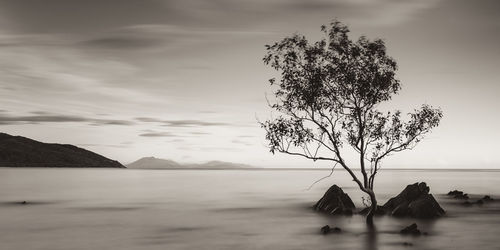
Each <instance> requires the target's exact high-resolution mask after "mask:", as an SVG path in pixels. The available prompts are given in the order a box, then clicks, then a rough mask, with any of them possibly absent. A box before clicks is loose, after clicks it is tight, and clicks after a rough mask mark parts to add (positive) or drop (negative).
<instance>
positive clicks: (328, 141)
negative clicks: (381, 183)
mask: <svg viewBox="0 0 500 250" xmlns="http://www.w3.org/2000/svg"><path fill="white" fill-rule="evenodd" d="M321 31H322V32H323V35H324V37H323V38H322V39H321V40H319V41H316V42H309V41H308V40H307V39H306V37H305V36H303V35H299V34H294V35H292V36H290V37H286V38H284V39H282V40H281V41H278V42H276V43H274V44H272V45H266V50H267V53H266V55H265V57H264V59H263V60H264V63H265V64H266V65H269V66H271V67H272V68H274V69H275V70H276V71H278V72H279V77H278V78H272V79H270V80H269V82H270V84H271V85H272V86H275V87H276V88H275V89H276V90H275V92H274V96H275V100H274V102H273V103H270V106H271V108H273V109H274V110H276V111H278V112H279V113H280V116H279V117H277V118H274V119H271V120H267V121H264V122H261V126H262V127H263V128H264V129H265V130H266V139H267V141H268V143H269V148H270V151H271V152H272V153H275V152H281V153H286V154H290V155H297V156H302V157H305V158H308V159H311V160H314V161H316V160H325V161H331V162H333V163H335V164H340V165H341V166H342V167H343V168H344V169H346V170H347V171H348V172H349V174H350V175H351V176H352V177H353V179H354V181H355V182H356V183H357V184H358V185H359V187H360V189H361V190H363V191H365V192H367V193H369V194H370V193H373V192H372V190H373V187H374V179H375V175H376V174H377V172H378V170H379V169H380V167H381V161H382V160H383V159H384V158H385V157H387V156H389V155H391V154H392V153H396V152H400V151H403V150H407V149H412V148H413V147H415V145H416V144H417V143H418V142H420V141H421V140H422V139H423V137H424V135H425V134H427V133H429V132H430V131H431V129H432V128H434V127H436V126H438V125H439V122H440V120H441V118H442V116H443V113H442V111H441V110H440V109H436V108H433V107H431V106H430V105H422V106H421V107H420V108H419V109H415V110H414V111H413V112H412V113H409V114H408V119H407V120H406V121H405V120H403V118H402V113H401V111H399V110H395V111H392V112H382V111H380V110H378V106H379V104H381V103H383V102H386V101H389V100H391V98H392V97H393V96H394V95H395V94H397V93H398V92H399V90H400V89H401V84H400V81H399V80H398V79H397V78H396V71H397V63H396V61H395V60H394V59H393V58H392V57H390V56H389V55H387V53H386V46H385V43H384V41H383V40H381V39H374V40H370V39H368V38H366V37H365V36H361V37H359V38H358V39H356V40H351V39H350V38H349V36H348V33H349V29H348V27H347V26H346V25H344V24H342V23H341V22H339V21H336V20H335V21H332V22H331V23H330V24H329V25H328V26H322V27H321ZM345 146H348V147H351V148H352V149H353V150H355V151H356V152H357V153H358V154H359V162H358V163H352V162H347V161H346V159H345V156H344V154H343V151H342V149H343V148H344V147H345ZM355 167H356V168H359V169H360V173H358V174H356V173H355V172H354V171H353V168H355ZM359 174H361V176H358V175H359ZM370 196H371V194H370ZM373 202H374V197H373V199H372V203H373Z"/></svg>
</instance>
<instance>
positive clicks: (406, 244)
mask: <svg viewBox="0 0 500 250" xmlns="http://www.w3.org/2000/svg"><path fill="white" fill-rule="evenodd" d="M403 246H408V247H411V246H413V244H412V243H410V242H404V243H403Z"/></svg>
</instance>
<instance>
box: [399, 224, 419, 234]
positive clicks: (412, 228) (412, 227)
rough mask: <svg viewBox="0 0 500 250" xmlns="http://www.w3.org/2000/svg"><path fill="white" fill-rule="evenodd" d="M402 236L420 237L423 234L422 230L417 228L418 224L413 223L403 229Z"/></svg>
mask: <svg viewBox="0 0 500 250" xmlns="http://www.w3.org/2000/svg"><path fill="white" fill-rule="evenodd" d="M400 233H401V234H411V235H420V234H421V232H420V230H419V229H418V227H417V224H416V223H413V224H411V225H409V226H407V227H405V228H403V229H402V230H401V231H400Z"/></svg>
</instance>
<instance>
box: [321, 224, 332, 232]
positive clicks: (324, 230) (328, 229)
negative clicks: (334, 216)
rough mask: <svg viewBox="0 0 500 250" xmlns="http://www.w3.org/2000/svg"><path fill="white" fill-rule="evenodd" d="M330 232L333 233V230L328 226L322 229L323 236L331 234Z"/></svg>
mask: <svg viewBox="0 0 500 250" xmlns="http://www.w3.org/2000/svg"><path fill="white" fill-rule="evenodd" d="M330 231H331V228H330V226H328V225H326V226H324V227H322V228H321V233H322V234H329V233H330Z"/></svg>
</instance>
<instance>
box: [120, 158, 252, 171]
mask: <svg viewBox="0 0 500 250" xmlns="http://www.w3.org/2000/svg"><path fill="white" fill-rule="evenodd" d="M127 168H135V169H177V168H186V169H189V168H191V169H195V168H203V169H231V168H252V166H250V165H246V164H239V163H231V162H224V161H209V162H206V163H201V164H180V163H177V162H175V161H172V160H165V159H159V158H155V157H144V158H141V159H139V160H137V161H135V162H132V163H130V164H127Z"/></svg>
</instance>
